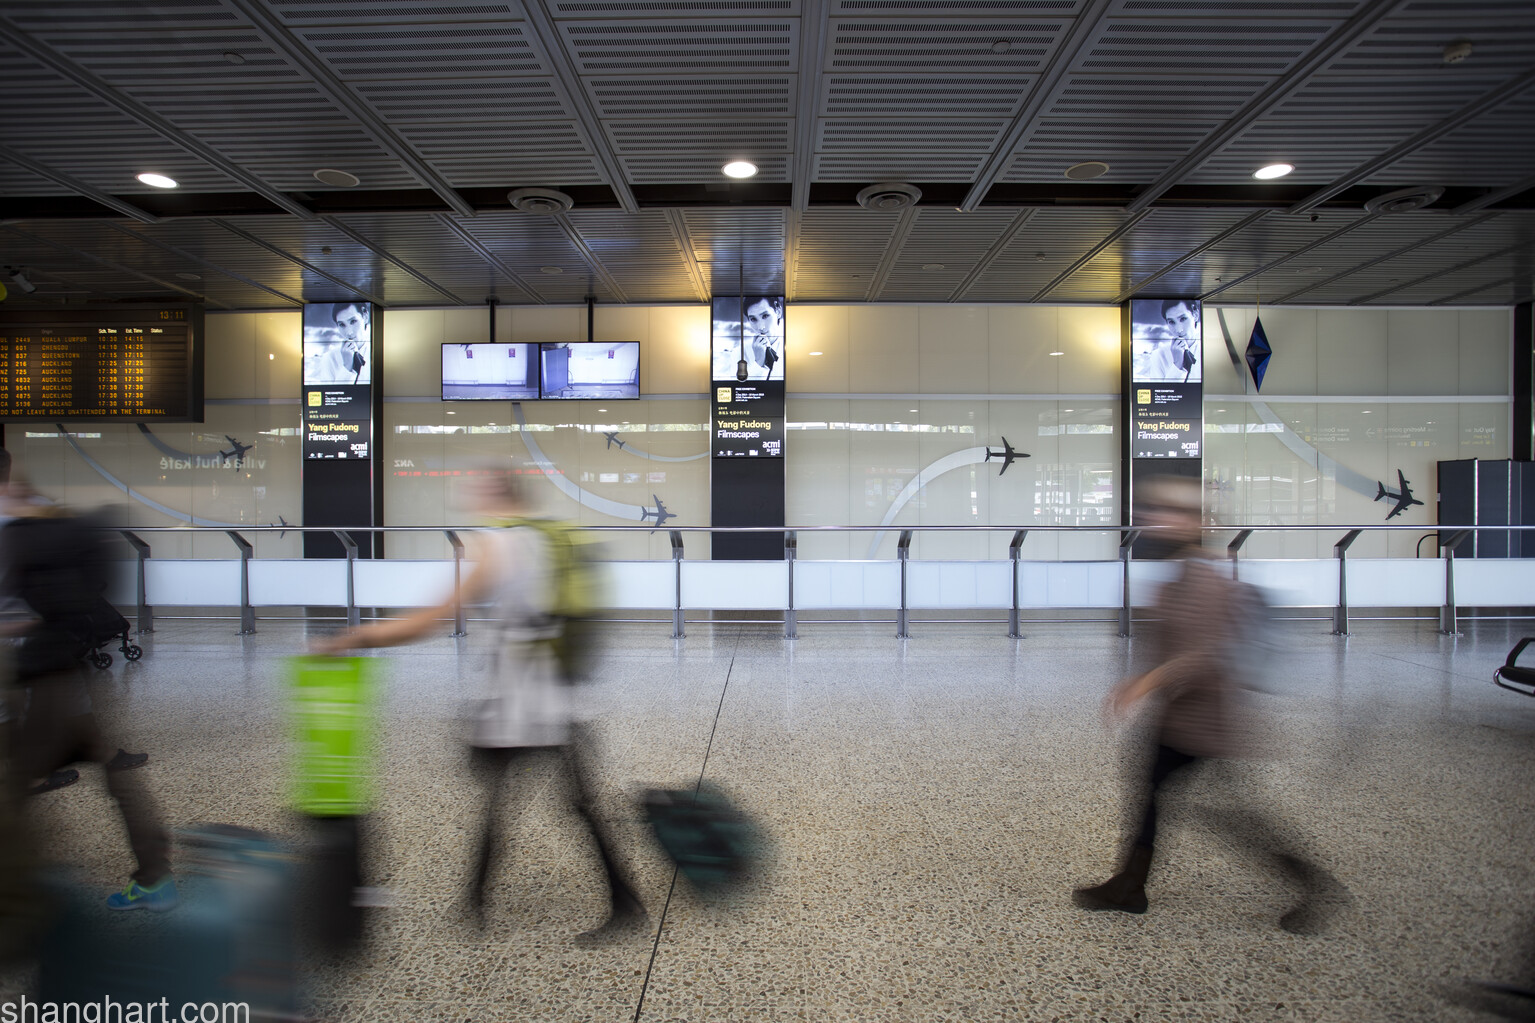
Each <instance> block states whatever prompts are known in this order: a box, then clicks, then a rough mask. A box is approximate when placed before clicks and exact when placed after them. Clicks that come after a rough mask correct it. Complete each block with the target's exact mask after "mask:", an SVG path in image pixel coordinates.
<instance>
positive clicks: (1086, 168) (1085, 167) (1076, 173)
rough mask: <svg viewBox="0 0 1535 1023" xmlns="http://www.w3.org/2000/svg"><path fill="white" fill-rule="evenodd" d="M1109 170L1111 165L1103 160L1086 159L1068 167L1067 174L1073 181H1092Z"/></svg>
mask: <svg viewBox="0 0 1535 1023" xmlns="http://www.w3.org/2000/svg"><path fill="white" fill-rule="evenodd" d="M1108 172H1109V165H1108V164H1106V163H1104V162H1103V161H1102V160H1085V161H1083V162H1082V163H1074V164H1072V165H1071V166H1070V167H1067V168H1066V176H1067V177H1068V178H1070V179H1071V180H1073V181H1091V180H1092V179H1093V178H1101V177H1103V176H1104V175H1105V174H1107V173H1108Z"/></svg>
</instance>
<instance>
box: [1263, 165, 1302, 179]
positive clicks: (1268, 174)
mask: <svg viewBox="0 0 1535 1023" xmlns="http://www.w3.org/2000/svg"><path fill="white" fill-rule="evenodd" d="M1294 169H1295V166H1294V165H1293V164H1288V163H1271V164H1269V165H1268V166H1267V167H1259V168H1258V169H1257V170H1255V171H1253V177H1255V178H1257V179H1258V180H1259V181H1272V180H1273V179H1275V178H1282V177H1284V176H1285V175H1286V174H1288V173H1290V172H1291V171H1292V170H1294Z"/></svg>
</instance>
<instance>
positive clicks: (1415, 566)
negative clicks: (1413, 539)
mask: <svg viewBox="0 0 1535 1023" xmlns="http://www.w3.org/2000/svg"><path fill="white" fill-rule="evenodd" d="M1348 603H1349V606H1350V607H1354V606H1358V607H1437V606H1438V605H1440V604H1443V603H1444V562H1442V561H1440V560H1439V559H1437V558H1349V559H1348Z"/></svg>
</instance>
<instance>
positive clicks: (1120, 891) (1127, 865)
mask: <svg viewBox="0 0 1535 1023" xmlns="http://www.w3.org/2000/svg"><path fill="white" fill-rule="evenodd" d="M1200 759H1201V758H1199V757H1196V756H1193V755H1191V754H1188V753H1184V752H1182V751H1180V750H1175V749H1173V748H1172V747H1171V746H1163V745H1160V744H1158V746H1157V751H1156V754H1155V756H1154V757H1153V758H1152V761H1151V777H1150V779H1149V781H1150V784H1149V785H1148V787H1147V792H1146V801H1145V804H1144V806H1143V807H1142V808H1141V819H1140V822H1139V824H1138V825H1137V827H1136V829H1135V832H1134V838H1133V839H1132V840H1131V843H1130V848H1129V850H1128V851H1127V852H1126V853H1125V858H1124V861H1123V863H1121V865H1120V868H1119V871H1118V872H1117V873H1115V875H1114V876H1113V877H1111V878H1109V879H1108V880H1107V881H1105V882H1103V883H1102V884H1100V885H1094V886H1093V887H1091V888H1078V889H1077V890H1076V891H1074V892H1073V893H1072V901H1074V902H1075V903H1076V904H1077V905H1078V906H1080V907H1081V908H1083V909H1091V910H1120V911H1121V912H1126V913H1144V912H1146V907H1147V905H1148V903H1147V900H1146V878H1147V876H1148V875H1149V874H1150V873H1151V858H1152V855H1153V849H1154V848H1155V846H1156V838H1157V797H1158V796H1159V794H1160V793H1161V791H1162V789H1163V788H1164V787H1165V786H1166V785H1167V782H1168V781H1169V780H1170V779H1171V778H1172V776H1173V775H1175V774H1177V773H1178V772H1180V771H1183V770H1184V769H1185V768H1187V767H1189V766H1190V765H1193V764H1196V763H1198V762H1199V760H1200Z"/></svg>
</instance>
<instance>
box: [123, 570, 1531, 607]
mask: <svg viewBox="0 0 1535 1023" xmlns="http://www.w3.org/2000/svg"><path fill="white" fill-rule="evenodd" d="M350 564H351V565H352V566H353V571H354V572H355V575H354V577H353V598H352V601H351V604H352V605H353V606H359V607H396V608H409V607H430V606H433V605H436V604H439V603H442V602H444V601H446V600H448V599H449V598H450V597H451V595H452V589H453V572H454V563H453V562H452V561H451V560H441V561H410V560H382V561H371V560H358V561H356V562H352V563H350ZM906 564H907V579H906V606H907V607H908V608H917V609H934V610H937V609H994V610H1001V611H1005V610H1008V609H1009V608H1010V606H1011V603H1012V597H1013V594H1012V577H1013V573H1012V565H1011V563H1009V562H997V561H909V562H907V563H906ZM1219 564H1220V567H1221V569H1222V571H1226V570H1228V566H1227V564H1226V563H1224V562H1221V563H1219ZM1445 564H1446V562H1445V561H1444V560H1442V559H1438V558H1434V559H1428V558H1424V559H1412V558H1378V559H1351V560H1349V561H1348V563H1347V569H1346V573H1347V579H1346V589H1347V597H1348V604H1349V605H1350V606H1351V607H1354V608H1371V607H1377V608H1400V607H1436V606H1440V605H1443V604H1445V603H1447V602H1448V601H1447V600H1446V596H1447V594H1446V587H1445V580H1446V572H1445ZM348 565H349V563H348V562H347V561H345V560H341V559H335V560H301V559H268V560H256V559H253V560H251V561H250V562H249V571H250V581H249V590H250V596H249V603H250V605H251V606H252V607H278V606H311V607H346V606H348V600H347V572H348ZM1339 565H1340V562H1339V561H1338V560H1336V559H1333V558H1325V559H1315V560H1294V561H1264V560H1250V561H1241V562H1238V564H1237V573H1238V577H1239V578H1241V579H1242V580H1244V581H1247V582H1250V583H1253V584H1254V585H1256V586H1259V587H1260V588H1262V589H1263V590H1264V592H1265V593H1266V594H1267V596H1268V598H1269V601H1270V603H1271V604H1273V605H1274V606H1276V607H1333V606H1336V605H1337V604H1338V603H1339V586H1338V573H1339ZM791 566H792V570H793V596H794V599H793V604H792V607H793V608H795V609H797V610H800V611H822V610H849V611H852V610H893V609H896V608H899V607H900V606H901V563H900V562H899V561H793V562H790V561H683V562H681V563H680V566H679V564H678V563H677V562H671V561H620V562H611V563H608V564H607V565H605V566H604V568H605V574H606V577H607V586H606V590H605V592H606V599H605V600H604V602H603V603H604V604H605V605H606V606H607V607H610V608H613V609H615V610H656V611H671V610H674V609H675V608H676V607H677V606H678V587H679V574H678V573H679V568H680V589H681V602H680V606H681V607H682V608H683V609H686V610H704V609H718V610H784V609H788V608H789V607H791V604H790V600H789V595H790V575H789V573H790V570H791ZM121 567H122V571H121V572H119V573H118V574H117V575H116V577H115V579H114V583H113V585H112V587H111V589H110V590H109V592H108V597H109V598H110V599H111V600H112V601H113V602H114V603H117V604H120V605H126V606H132V605H133V604H134V603H135V601H136V600H137V581H136V572H137V564H136V563H135V562H125V563H123V564H122V566H121ZM472 567H473V566H472V565H471V564H470V563H468V562H464V563H462V571H463V575H464V577H466V578H467V576H468V574H469V572H470V570H471V569H472ZM1129 569H1130V573H1129V574H1130V597H1131V603H1132V604H1134V605H1136V606H1146V605H1147V604H1149V603H1150V602H1151V601H1152V599H1153V598H1154V595H1155V591H1156V588H1157V586H1158V585H1159V584H1160V583H1161V582H1162V581H1164V580H1165V579H1166V578H1168V576H1169V574H1170V573H1171V572H1172V571H1174V567H1173V566H1172V565H1171V564H1169V563H1166V562H1150V561H1147V562H1137V561H1132V562H1131V563H1130V566H1129ZM1124 571H1125V566H1124V565H1123V564H1122V563H1121V562H1119V561H1061V562H1045V561H1020V562H1019V563H1018V591H1017V606H1018V607H1020V608H1024V609H1070V608H1103V609H1109V608H1118V607H1120V606H1122V604H1123V601H1124V590H1123V583H1124ZM145 602H146V603H147V604H148V605H149V606H151V607H164V608H174V607H240V606H241V587H240V561H239V560H238V559H230V560H210V559H198V560H172V559H163V560H162V559H150V560H149V561H147V562H146V563H145ZM1453 602H1454V603H1456V604H1459V605H1461V606H1487V607H1535V560H1503V559H1499V560H1477V559H1458V560H1456V561H1455V562H1454V601H1453Z"/></svg>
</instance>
